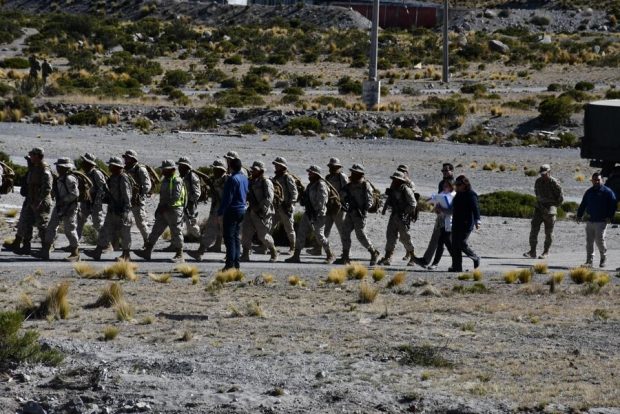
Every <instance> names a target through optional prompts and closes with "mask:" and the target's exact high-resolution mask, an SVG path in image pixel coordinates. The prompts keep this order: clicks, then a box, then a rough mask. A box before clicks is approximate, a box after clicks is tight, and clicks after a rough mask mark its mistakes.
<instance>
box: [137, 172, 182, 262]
mask: <svg viewBox="0 0 620 414" xmlns="http://www.w3.org/2000/svg"><path fill="white" fill-rule="evenodd" d="M161 170H162V175H163V176H164V178H163V180H162V182H161V188H160V190H159V204H158V205H157V209H156V210H155V223H153V229H152V230H151V234H149V237H148V239H147V242H146V244H145V245H144V249H142V250H138V251H136V252H135V253H136V254H137V255H138V256H140V257H142V258H143V259H145V260H151V252H152V251H153V247H154V246H155V243H157V240H158V239H159V237H160V236H161V235H162V233H163V232H164V230H166V227H168V228H169V229H170V233H171V234H172V237H171V239H170V241H171V242H172V245H173V246H174V247H176V250H175V251H176V253H175V255H174V257H173V258H172V261H173V262H175V263H182V262H183V261H184V259H183V210H184V208H185V205H186V203H187V190H186V189H185V185H184V184H183V179H182V178H181V177H180V176H179V175H178V174H177V172H176V164H175V162H174V161H172V160H164V161H163V162H162V164H161Z"/></svg>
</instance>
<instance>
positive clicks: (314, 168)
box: [306, 165, 321, 175]
mask: <svg viewBox="0 0 620 414" xmlns="http://www.w3.org/2000/svg"><path fill="white" fill-rule="evenodd" d="M306 172H309V173H312V174H316V175H321V168H320V167H319V166H318V165H311V166H310V167H309V168H308V169H307V170H306Z"/></svg>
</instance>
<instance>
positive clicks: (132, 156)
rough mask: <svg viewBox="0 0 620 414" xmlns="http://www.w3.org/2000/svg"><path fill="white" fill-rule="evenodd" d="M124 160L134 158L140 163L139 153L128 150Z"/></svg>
mask: <svg viewBox="0 0 620 414" xmlns="http://www.w3.org/2000/svg"><path fill="white" fill-rule="evenodd" d="M123 158H133V159H134V160H136V161H138V153H137V152H135V151H134V150H127V151H125V153H124V154H123Z"/></svg>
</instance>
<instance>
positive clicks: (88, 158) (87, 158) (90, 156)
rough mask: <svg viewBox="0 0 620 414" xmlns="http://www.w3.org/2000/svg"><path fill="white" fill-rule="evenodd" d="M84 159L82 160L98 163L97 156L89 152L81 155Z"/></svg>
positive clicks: (92, 163)
mask: <svg viewBox="0 0 620 414" xmlns="http://www.w3.org/2000/svg"><path fill="white" fill-rule="evenodd" d="M80 158H81V159H82V161H84V162H86V163H88V164H90V165H97V157H95V156H94V155H93V154H91V153H89V152H87V153H86V154H84V155H82V156H81V157H80Z"/></svg>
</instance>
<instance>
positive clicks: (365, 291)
mask: <svg viewBox="0 0 620 414" xmlns="http://www.w3.org/2000/svg"><path fill="white" fill-rule="evenodd" d="M378 294H379V289H378V288H373V287H372V286H370V285H369V284H368V283H366V282H362V283H361V284H360V291H359V296H358V301H359V303H372V302H374V301H375V299H376V298H377V295H378Z"/></svg>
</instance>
